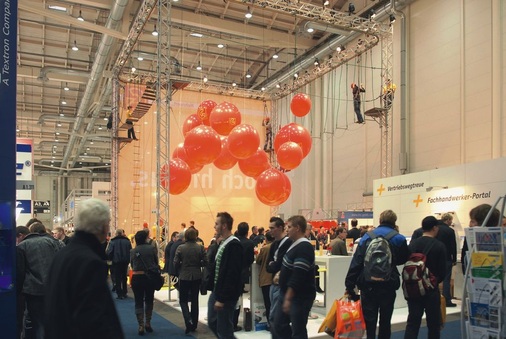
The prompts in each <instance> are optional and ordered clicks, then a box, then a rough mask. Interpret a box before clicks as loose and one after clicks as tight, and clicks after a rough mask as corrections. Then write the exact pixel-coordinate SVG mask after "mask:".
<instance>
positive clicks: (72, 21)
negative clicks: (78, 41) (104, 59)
mask: <svg viewBox="0 0 506 339" xmlns="http://www.w3.org/2000/svg"><path fill="white" fill-rule="evenodd" d="M18 8H19V9H20V10H23V11H27V12H30V13H34V14H39V15H42V16H44V17H46V18H50V19H53V20H56V21H58V22H63V23H66V24H68V25H72V26H74V27H80V28H84V29H87V30H90V31H93V32H98V33H102V34H105V35H109V36H111V37H113V38H117V39H120V40H126V38H127V36H126V35H125V34H123V33H121V32H118V31H116V30H113V29H109V28H106V27H104V26H100V25H95V24H92V23H90V22H86V21H79V20H77V19H76V18H74V17H72V16H70V15H66V14H60V13H57V12H55V11H52V10H49V9H45V8H43V7H42V8H41V3H40V2H34V1H29V0H19V3H18Z"/></svg>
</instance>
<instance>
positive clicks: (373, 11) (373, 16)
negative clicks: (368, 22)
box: [370, 9, 376, 19]
mask: <svg viewBox="0 0 506 339" xmlns="http://www.w3.org/2000/svg"><path fill="white" fill-rule="evenodd" d="M375 17H376V11H375V10H374V9H371V15H370V18H371V19H374V18H375Z"/></svg>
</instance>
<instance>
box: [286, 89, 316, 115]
mask: <svg viewBox="0 0 506 339" xmlns="http://www.w3.org/2000/svg"><path fill="white" fill-rule="evenodd" d="M290 110H291V111H292V113H293V115H295V116H297V117H303V116H305V115H306V114H308V113H309V111H310V110H311V98H309V95H307V94H304V93H297V94H295V96H294V97H293V98H292V101H291V102H290Z"/></svg>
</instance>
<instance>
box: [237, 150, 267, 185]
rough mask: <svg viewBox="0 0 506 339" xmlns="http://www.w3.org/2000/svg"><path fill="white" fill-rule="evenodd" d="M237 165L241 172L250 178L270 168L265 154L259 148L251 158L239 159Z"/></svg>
mask: <svg viewBox="0 0 506 339" xmlns="http://www.w3.org/2000/svg"><path fill="white" fill-rule="evenodd" d="M238 163H239V169H240V170H241V172H242V173H243V174H244V175H246V176H248V177H252V178H256V177H258V176H259V175H260V174H262V172H263V171H265V170H266V169H269V168H270V167H271V165H270V163H269V158H268V157H267V153H265V151H264V150H262V149H260V148H259V149H258V150H257V151H256V152H255V154H253V155H252V156H251V157H249V158H247V159H241V160H239V162H238Z"/></svg>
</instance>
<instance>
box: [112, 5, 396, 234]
mask: <svg viewBox="0 0 506 339" xmlns="http://www.w3.org/2000/svg"><path fill="white" fill-rule="evenodd" d="M231 1H236V2H244V1H243V0H231ZM155 6H157V7H158V18H157V20H158V21H157V27H158V32H159V35H158V43H157V57H158V63H157V69H156V73H151V72H150V73H145V74H137V75H136V79H132V78H131V74H129V73H128V72H127V70H126V69H125V68H124V66H125V65H126V64H127V61H128V58H129V57H130V54H131V52H132V50H133V48H134V46H135V43H136V42H137V39H138V37H139V35H140V34H141V33H142V31H143V29H144V25H145V24H146V22H147V20H148V18H149V16H150V15H151V13H152V11H153V10H154V8H155ZM251 6H258V7H262V8H269V9H271V10H274V11H280V12H284V13H289V14H291V15H294V16H296V17H298V18H301V19H307V20H309V21H314V22H320V23H323V24H326V25H329V26H333V27H337V28H339V29H343V30H346V31H350V32H357V33H359V34H360V33H361V34H363V36H361V37H360V38H358V39H357V43H356V46H355V47H352V48H348V49H347V50H345V51H342V52H341V53H337V54H336V55H333V56H332V57H331V58H329V59H328V60H326V61H322V62H321V64H320V65H318V66H316V67H315V68H314V69H313V70H312V71H308V70H306V71H305V73H304V74H302V75H300V76H299V77H298V78H297V79H295V80H294V81H293V83H292V84H285V85H283V86H282V87H280V88H278V89H276V90H275V91H273V92H271V93H268V92H266V91H257V90H249V89H242V88H237V87H232V86H230V85H227V86H225V85H219V84H210V83H203V82H185V81H184V80H182V79H180V78H179V77H178V76H174V77H171V67H175V65H173V62H172V61H171V58H170V29H171V27H170V13H171V11H170V2H169V1H167V0H145V1H143V3H142V4H141V7H140V9H139V11H138V14H137V16H136V17H135V18H134V20H133V23H132V25H131V29H130V32H129V34H128V38H127V40H126V41H125V43H124V44H123V46H122V48H121V51H120V53H119V56H118V59H117V60H116V63H115V66H114V72H113V74H114V78H115V81H114V83H115V85H114V89H113V96H114V100H113V101H114V103H113V117H114V120H115V121H114V122H113V126H117V122H118V121H117V119H118V114H117V113H118V102H119V84H118V79H119V80H122V81H125V82H131V81H133V80H134V81H135V82H136V83H144V84H148V85H151V86H153V85H155V86H156V93H157V99H156V103H157V111H156V114H157V136H158V137H157V143H156V145H157V146H156V147H157V149H156V152H157V177H156V179H157V182H158V186H157V234H156V239H157V240H158V239H159V230H160V227H159V226H160V224H162V223H163V226H164V227H165V228H166V229H165V231H166V234H168V230H167V224H168V214H169V204H168V202H169V198H168V190H167V189H166V188H164V187H163V186H161V181H160V178H161V176H162V173H161V169H162V167H163V166H164V165H165V164H167V166H166V168H167V169H168V161H169V137H168V136H169V130H170V122H169V121H170V119H169V104H170V100H171V89H172V82H183V83H185V84H186V86H185V89H187V90H193V91H198V92H205V93H215V94H224V95H229V96H237V97H244V98H251V99H255V100H263V101H266V100H273V101H272V102H273V106H272V109H275V104H274V103H275V101H274V100H275V99H279V98H282V97H284V96H286V95H289V94H290V93H293V92H294V91H295V90H297V89H298V88H300V87H302V86H304V85H306V84H308V83H310V82H311V81H313V80H315V79H316V78H318V77H321V76H322V75H324V74H326V73H328V72H330V71H331V70H333V69H335V68H337V67H339V66H340V65H342V64H344V63H346V62H347V61H349V60H351V59H353V58H355V57H356V56H359V55H361V54H362V53H364V52H366V51H367V50H369V49H371V48H373V47H374V46H376V45H377V44H378V43H379V42H381V46H382V58H381V59H382V69H383V72H384V74H383V77H384V79H391V78H392V28H391V27H390V26H389V25H386V24H383V23H381V22H377V21H372V20H368V19H365V18H362V17H359V16H356V15H354V14H352V13H345V12H339V11H334V10H331V9H329V8H325V7H323V6H317V5H315V4H310V3H304V2H299V1H293V0H289V1H287V0H260V1H256V2H253V1H252V2H251ZM173 73H175V72H173ZM383 108H384V107H383ZM272 112H273V111H272ZM276 115H277V114H272V118H273V119H274V118H275V116H276ZM380 120H381V123H380V126H381V129H382V134H381V135H382V139H381V140H382V152H381V162H382V170H381V175H382V177H387V176H390V175H391V156H392V155H391V154H392V148H391V144H392V133H391V125H392V118H391V114H390V113H389V110H387V109H384V116H382V117H380ZM272 123H273V127H276V125H275V124H274V121H272ZM113 132H114V135H115V136H117V131H113ZM273 137H274V136H273ZM118 153H119V143H118V142H114V143H113V154H112V158H113V159H112V163H111V177H112V186H113V187H112V201H113V216H114V217H115V218H116V219H113V220H115V221H114V222H115V223H117V174H118V173H117V172H118V169H117V156H118ZM163 174H164V175H169V173H168V172H167V173H163ZM273 212H274V211H273Z"/></svg>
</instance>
